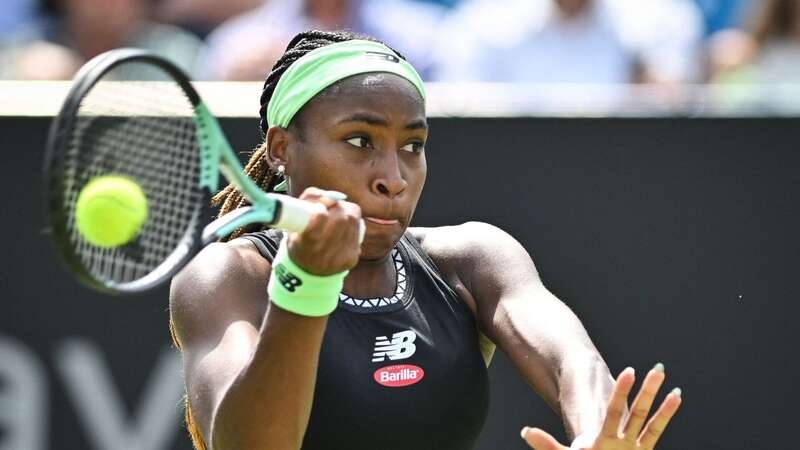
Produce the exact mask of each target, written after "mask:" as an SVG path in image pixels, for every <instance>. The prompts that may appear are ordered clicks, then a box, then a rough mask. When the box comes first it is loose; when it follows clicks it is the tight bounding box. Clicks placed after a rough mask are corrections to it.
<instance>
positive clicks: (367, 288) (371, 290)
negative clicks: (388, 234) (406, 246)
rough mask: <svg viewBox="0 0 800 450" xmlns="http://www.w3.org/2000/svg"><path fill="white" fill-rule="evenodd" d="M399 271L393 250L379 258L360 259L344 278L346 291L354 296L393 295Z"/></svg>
mask: <svg viewBox="0 0 800 450" xmlns="http://www.w3.org/2000/svg"><path fill="white" fill-rule="evenodd" d="M396 285H397V273H396V271H395V268H394V260H393V259H392V255H391V252H389V253H388V254H387V255H386V256H384V257H383V258H381V259H378V260H360V261H359V262H358V264H357V265H356V266H355V267H353V269H352V270H350V273H349V274H347V278H345V279H344V288H343V290H344V292H345V293H346V294H347V295H349V296H351V297H354V298H375V297H391V296H392V295H394V291H395V287H396Z"/></svg>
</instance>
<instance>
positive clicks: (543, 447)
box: [520, 427, 569, 450]
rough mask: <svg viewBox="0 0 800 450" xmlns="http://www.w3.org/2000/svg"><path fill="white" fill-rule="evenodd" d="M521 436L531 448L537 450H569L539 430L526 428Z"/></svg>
mask: <svg viewBox="0 0 800 450" xmlns="http://www.w3.org/2000/svg"><path fill="white" fill-rule="evenodd" d="M520 435H521V436H522V439H524V440H525V442H526V443H527V444H528V445H529V446H531V448H533V449H536V450H569V449H568V448H567V447H564V446H563V445H561V444H559V443H558V441H557V440H556V439H555V438H554V437H553V436H550V434H548V433H547V432H546V431H544V430H540V429H538V428H528V427H525V428H523V429H522V433H520Z"/></svg>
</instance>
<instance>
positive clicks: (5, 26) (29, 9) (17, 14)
mask: <svg viewBox="0 0 800 450" xmlns="http://www.w3.org/2000/svg"><path fill="white" fill-rule="evenodd" d="M38 5H39V3H38V1H37V0H3V6H0V41H2V40H5V39H8V38H10V37H12V36H13V34H14V33H15V32H16V31H17V29H19V27H21V26H22V27H24V26H29V25H31V24H32V23H34V22H36V21H37V20H39V14H38V12H37V7H38Z"/></svg>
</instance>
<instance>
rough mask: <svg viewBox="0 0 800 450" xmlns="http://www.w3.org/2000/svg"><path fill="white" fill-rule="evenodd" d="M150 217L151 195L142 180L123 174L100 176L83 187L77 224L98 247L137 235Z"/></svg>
mask: <svg viewBox="0 0 800 450" xmlns="http://www.w3.org/2000/svg"><path fill="white" fill-rule="evenodd" d="M146 220H147V197H146V196H145V195H144V191H143V190H142V188H141V187H140V186H139V184H138V183H136V182H135V181H133V180H131V179H130V178H126V177H123V176H119V175H104V176H101V177H97V178H95V179H93V180H91V181H89V183H87V184H86V186H84V187H83V189H81V192H80V193H79V194H78V201H77V202H76V204H75V225H76V226H77V228H78V231H79V232H80V233H81V235H82V236H83V237H84V239H86V240H87V241H89V242H90V243H92V244H94V245H96V246H98V247H117V246H120V245H123V244H125V243H127V242H129V241H130V240H131V239H133V238H134V237H135V236H136V233H138V232H139V229H140V228H141V227H142V225H144V222H145V221H146Z"/></svg>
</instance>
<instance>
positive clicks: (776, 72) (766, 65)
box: [710, 0, 800, 83]
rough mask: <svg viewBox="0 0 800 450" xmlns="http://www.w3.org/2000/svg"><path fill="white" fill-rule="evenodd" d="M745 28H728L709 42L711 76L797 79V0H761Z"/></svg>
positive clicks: (754, 80) (799, 30)
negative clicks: (750, 21)
mask: <svg viewBox="0 0 800 450" xmlns="http://www.w3.org/2000/svg"><path fill="white" fill-rule="evenodd" d="M754 13H755V14H753V15H752V16H751V17H752V23H751V24H750V26H749V28H748V29H747V30H741V29H728V30H723V31H721V32H720V33H717V34H716V35H714V36H713V37H712V39H711V43H710V55H711V65H712V71H713V77H712V78H713V79H714V80H715V81H723V82H739V83H742V82H747V83H797V82H800V0H761V1H760V2H759V3H758V5H757V8H756V9H755V10H754Z"/></svg>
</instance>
